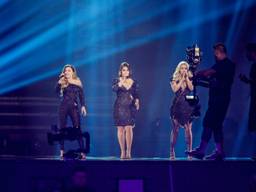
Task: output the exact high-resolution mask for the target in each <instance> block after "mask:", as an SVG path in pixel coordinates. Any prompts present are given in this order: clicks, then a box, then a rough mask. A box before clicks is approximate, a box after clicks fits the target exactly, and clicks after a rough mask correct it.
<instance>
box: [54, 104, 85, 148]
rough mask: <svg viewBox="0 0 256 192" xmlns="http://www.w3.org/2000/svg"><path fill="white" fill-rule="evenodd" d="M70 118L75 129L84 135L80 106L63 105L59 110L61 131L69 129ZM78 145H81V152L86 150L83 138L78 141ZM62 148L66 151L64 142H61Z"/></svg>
mask: <svg viewBox="0 0 256 192" xmlns="http://www.w3.org/2000/svg"><path fill="white" fill-rule="evenodd" d="M68 117H70V119H71V121H72V125H73V128H74V129H79V130H80V132H81V133H82V131H81V124H80V112H79V109H78V106H77V105H75V104H68V103H61V105H60V108H59V125H60V129H63V128H66V127H67V120H68ZM78 144H79V147H80V150H84V141H83V137H82V136H81V137H80V138H79V139H78ZM60 148H61V150H64V140H62V141H61V142H60Z"/></svg>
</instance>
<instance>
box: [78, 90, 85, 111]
mask: <svg viewBox="0 0 256 192" xmlns="http://www.w3.org/2000/svg"><path fill="white" fill-rule="evenodd" d="M78 96H79V101H80V104H81V106H84V107H86V105H85V97H84V90H83V88H82V87H79V90H78Z"/></svg>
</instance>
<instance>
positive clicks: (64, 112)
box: [56, 64, 86, 159]
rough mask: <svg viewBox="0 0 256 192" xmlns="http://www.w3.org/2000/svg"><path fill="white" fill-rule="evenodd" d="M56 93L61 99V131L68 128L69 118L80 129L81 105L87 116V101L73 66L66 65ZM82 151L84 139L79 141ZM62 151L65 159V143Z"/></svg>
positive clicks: (83, 112) (62, 144)
mask: <svg viewBox="0 0 256 192" xmlns="http://www.w3.org/2000/svg"><path fill="white" fill-rule="evenodd" d="M56 91H57V93H58V94H59V95H60V97H61V103H60V106H59V125H60V129H64V128H66V127H67V118H68V116H69V117H70V118H71V121H72V124H73V127H74V128H77V129H80V131H81V125H80V112H79V103H78V99H79V101H80V106H81V113H82V115H84V116H85V115H86V108H85V101H84V93H83V87H82V83H81V81H80V79H79V78H78V77H77V75H76V70H75V68H74V66H72V65H69V64H67V65H65V66H64V67H63V70H62V73H61V74H60V76H59V81H58V83H57V86H56ZM78 142H79V146H80V150H83V149H84V146H83V145H84V144H83V138H82V136H81V138H80V139H79V141H78ZM60 144H61V150H60V157H61V159H63V156H64V141H61V142H60ZM81 156H82V159H85V154H84V153H81Z"/></svg>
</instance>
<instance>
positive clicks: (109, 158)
mask: <svg viewBox="0 0 256 192" xmlns="http://www.w3.org/2000/svg"><path fill="white" fill-rule="evenodd" d="M17 159H20V160H60V161H69V160H73V159H65V160H61V159H60V158H59V156H16V155H0V161H1V160H17ZM80 161H188V162H190V161H207V160H199V159H192V160H188V159H187V158H186V157H179V158H176V159H175V160H170V159H169V158H162V157H137V158H136V157H133V158H132V159H120V158H119V157H115V156H105V157H93V156H87V157H86V160H80ZM224 161H254V159H252V158H251V157H227V158H225V160H224Z"/></svg>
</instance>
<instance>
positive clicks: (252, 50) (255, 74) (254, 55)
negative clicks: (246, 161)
mask: <svg viewBox="0 0 256 192" xmlns="http://www.w3.org/2000/svg"><path fill="white" fill-rule="evenodd" d="M246 57H247V59H248V60H249V61H251V62H253V63H252V65H251V70H250V76H249V77H247V76H246V75H244V74H240V76H239V77H240V80H241V81H242V82H244V83H246V84H249V85H250V88H251V101H250V109H249V121H248V129H249V131H250V132H256V43H249V44H248V45H247V46H246ZM254 158H255V159H256V155H255V157H254Z"/></svg>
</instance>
